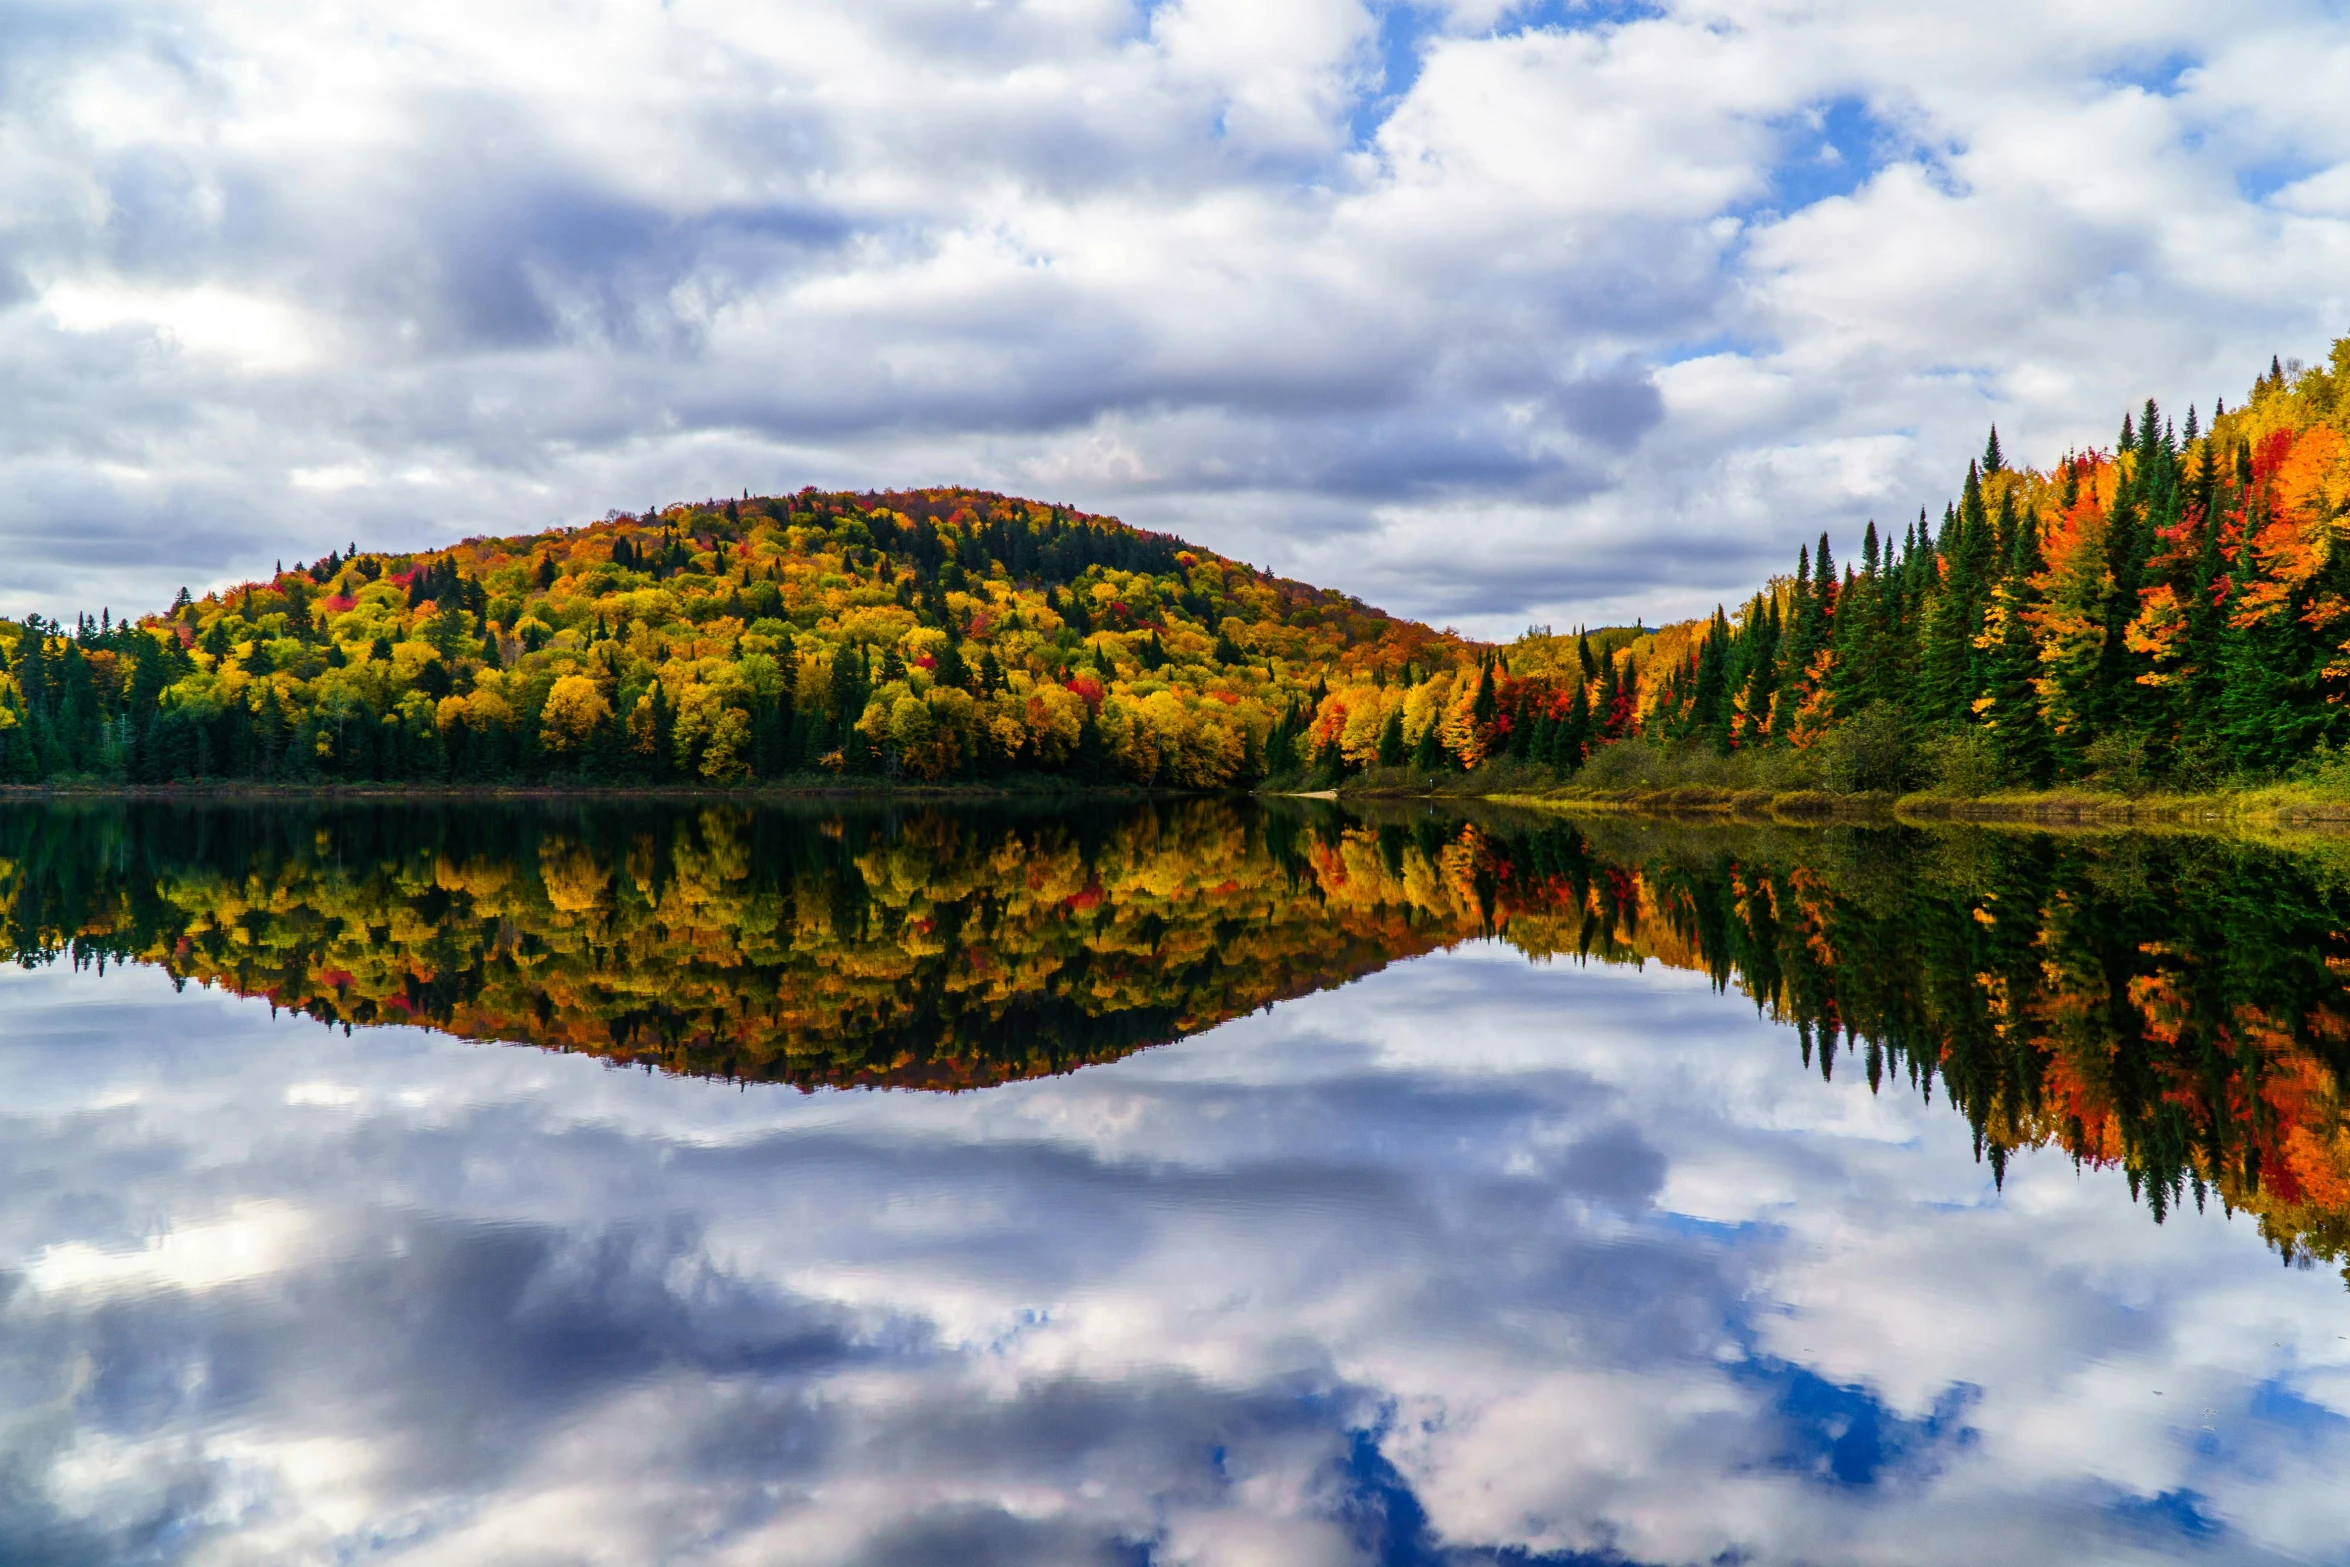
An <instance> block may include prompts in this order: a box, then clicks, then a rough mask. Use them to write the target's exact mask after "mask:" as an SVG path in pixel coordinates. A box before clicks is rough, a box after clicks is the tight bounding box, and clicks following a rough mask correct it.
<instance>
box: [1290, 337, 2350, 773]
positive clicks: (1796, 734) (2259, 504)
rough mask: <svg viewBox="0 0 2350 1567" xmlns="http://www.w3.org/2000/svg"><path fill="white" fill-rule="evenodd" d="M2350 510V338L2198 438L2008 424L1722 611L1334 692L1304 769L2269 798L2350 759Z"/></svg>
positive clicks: (2196, 423)
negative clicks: (2243, 792)
mask: <svg viewBox="0 0 2350 1567" xmlns="http://www.w3.org/2000/svg"><path fill="white" fill-rule="evenodd" d="M2346 506H2350V339H2345V340H2343V341H2342V342H2340V343H2337V344H2336V345H2335V346H2334V349H2333V354H2332V358H2331V361H2330V363H2329V364H2328V365H2326V366H2323V367H2313V368H2301V367H2299V366H2295V367H2291V368H2288V367H2286V366H2284V365H2281V364H2274V363H2272V365H2271V368H2270V370H2269V373H2268V374H2266V375H2264V376H2262V377H2261V378H2260V379H2259V381H2258V382H2257V383H2256V384H2255V385H2254V387H2253V390H2252V394H2251V396H2250V397H2249V398H2248V399H2247V400H2246V401H2245V402H2244V403H2243V404H2242V405H2241V406H2239V407H2236V408H2232V409H2231V408H2228V407H2226V406H2225V405H2224V403H2222V404H2215V405H2214V408H2213V411H2212V417H2211V418H2210V420H2209V422H2208V423H2206V422H2204V421H2203V420H2202V418H2201V417H2200V416H2199V415H2198V413H2197V411H2196V410H2195V409H2193V408H2189V409H2188V411H2187V414H2186V417H2185V419H2184V421H2183V422H2180V423H2174V422H2173V421H2172V420H2171V419H2170V418H2168V417H2166V416H2165V415H2164V414H2163V413H2162V411H2161V410H2160V409H2159V408H2158V407H2157V406H2156V405H2155V404H2154V403H2153V402H2152V401H2148V402H2147V403H2146V404H2145V405H2144V407H2143V408H2142V409H2140V410H2139V411H2137V412H2136V413H2135V414H2133V415H2130V416H2127V417H2125V418H2124V419H2123V420H2122V424H2121V431H2120V435H2119V437H2118V439H2117V441H2116V443H2115V445H2114V447H2113V449H2112V450H2110V451H2090V452H2076V453H2072V454H2069V455H2067V456H2066V457H2064V458H2063V459H2061V460H2060V461H2058V462H2057V463H2056V464H2055V465H2054V466H2053V467H2052V468H2051V469H2050V470H2049V471H2047V472H2039V471H2035V470H2032V469H2029V468H2020V467H2016V466H2013V465H2011V464H2010V463H2009V462H2008V460H2007V459H2006V456H2005V454H2004V453H2003V452H2002V451H2001V449H2000V445H1999V437H1998V432H1997V431H1996V430H1994V431H1993V432H1992V434H1991V437H1990V440H1989V441H1988V443H1987V445H1986V448H1985V450H1984V452H1983V455H1982V456H1981V458H1980V459H1978V460H1977V461H1975V462H1973V463H1970V464H1969V465H1968V469H1967V473H1966V476H1965V480H1964V482H1963V484H1962V486H1961V488H1960V493H1959V495H1958V497H1957V498H1956V499H1955V500H1953V501H1952V502H1950V503H1949V504H1948V505H1946V506H1945V507H1944V509H1943V512H1942V515H1941V517H1940V519H1939V520H1938V521H1937V520H1936V519H1934V518H1933V517H1931V516H1929V515H1927V514H1926V513H1924V512H1921V513H1920V514H1919V515H1918V518H1917V520H1916V521H1915V522H1914V523H1909V524H1905V525H1904V526H1903V527H1902V528H1901V529H1900V531H1899V533H1898V534H1891V533H1880V532H1879V530H1878V528H1877V526H1876V524H1874V523H1873V522H1872V523H1871V524H1869V526H1868V528H1867V530H1866V531H1865V532H1864V533H1863V535H1862V537H1861V539H1860V540H1859V543H1858V548H1857V550H1856V551H1855V552H1854V555H1853V557H1851V558H1847V559H1845V560H1843V561H1842V562H1841V563H1839V561H1838V558H1837V556H1836V553H1835V551H1834V549H1833V547H1832V545H1831V541H1830V540H1829V538H1828V536H1827V535H1826V534H1822V535H1821V536H1820V537H1819V539H1818V541H1817V542H1816V544H1811V545H1806V546H1804V547H1802V548H1801V549H1800V550H1799V551H1798V554H1797V557H1796V561H1795V570H1794V572H1793V574H1792V575H1791V576H1787V577H1780V578H1775V579H1774V580H1772V581H1771V582H1770V583H1768V584H1766V585H1765V586H1764V587H1763V588H1761V589H1760V590H1758V591H1757V592H1756V593H1755V594H1754V595H1753V596H1752V597H1751V598H1749V599H1748V600H1747V602H1746V603H1745V604H1743V605H1742V606H1740V607H1739V608H1738V610H1737V611H1736V613H1734V614H1731V613H1725V612H1724V611H1723V610H1720V609H1717V610H1716V611H1715V612H1714V614H1713V616H1712V617H1711V618H1710V619H1709V620H1705V621H1698V622H1693V623H1688V624H1683V625H1678V626H1671V627H1666V628H1663V629H1661V630H1658V631H1656V632H1653V633H1647V634H1640V635H1627V634H1625V633H1622V632H1615V633H1610V634H1608V635H1607V636H1605V637H1599V636H1580V637H1565V638H1562V637H1554V636H1549V635H1530V636H1528V637H1526V638H1523V639H1521V640H1520V641H1519V642H1517V643H1515V644H1513V645H1512V646H1510V647H1508V648H1506V649H1499V650H1495V651H1492V652H1490V653H1487V654H1485V655H1484V656H1483V657H1482V658H1481V659H1480V661H1479V663H1478V666H1477V667H1476V668H1475V669H1473V670H1471V671H1466V672H1462V673H1459V674H1453V673H1449V672H1448V673H1444V674H1440V675H1438V676H1437V677H1436V679H1434V680H1433V681H1431V682H1429V683H1428V684H1427V685H1426V686H1424V687H1416V688H1412V689H1402V690H1394V689H1382V688H1380V686H1379V685H1378V683H1377V682H1372V683H1370V684H1369V685H1366V684H1365V683H1363V682H1353V683H1350V684H1348V685H1346V686H1345V687H1344V688H1341V689H1333V690H1332V691H1330V692H1329V693H1327V694H1326V695H1325V696H1324V697H1323V698H1322V699H1321V700H1320V701H1319V702H1318V703H1317V705H1316V710H1315V712H1314V714H1313V715H1312V718H1311V720H1310V723H1309V725H1308V727H1307V728H1306V730H1305V732H1304V734H1303V737H1302V739H1301V740H1300V741H1299V742H1298V743H1297V745H1296V746H1295V755H1294V757H1293V758H1292V760H1294V761H1295V762H1296V763H1297V764H1298V765H1301V766H1305V767H1310V768H1311V769H1313V770H1314V771H1315V772H1316V773H1317V774H1318V775H1319V776H1321V777H1322V778H1324V779H1328V780H1335V779H1338V778H1341V777H1344V776H1346V775H1347V774H1350V773H1359V772H1363V771H1366V770H1369V769H1375V768H1385V769H1394V768H1409V769H1411V770H1412V771H1414V772H1422V773H1424V772H1428V771H1432V770H1438V769H1443V768H1447V767H1452V768H1460V767H1469V768H1477V767H1484V766H1488V765H1490V764H1491V763H1493V762H1495V761H1497V760H1507V761H1513V762H1517V763H1520V764H1525V765H1527V766H1530V767H1532V768H1534V769H1536V770H1537V771H1538V773H1539V771H1540V770H1547V771H1548V772H1549V773H1550V774H1551V775H1552V776H1554V777H1559V778H1563V777H1568V776H1571V775H1575V774H1578V773H1580V772H1582V771H1583V770H1584V769H1586V768H1587V767H1588V768H1590V769H1591V774H1590V776H1591V777H1592V778H1593V779H1594V781H1598V782H1604V783H1633V782H1640V781H1652V782H1653V781H1657V779H1656V777H1655V776H1654V775H1657V774H1663V775H1666V778H1667V781H1705V780H1707V779H1711V780H1713V781H1720V782H1726V783H1732V784H1736V783H1740V782H1745V781H1753V782H1773V781H1776V782H1778V783H1780V784H1781V785H1783V786H1795V787H1826V788H1834V789H1845V790H1869V789H1883V790H1902V789H1908V788H1914V787H1918V786H1921V785H1936V784H1938V785H1941V786H1944V787H1947V788H1949V789H1952V790H1953V791H1955V792H1961V793H1978V792H1982V791H1984V790H1988V789H1992V788H1996V787H2001V786H2025V787H2046V786H2048V785H2051V784H2055V783H2060V782H2067V781H2074V780H2092V781H2098V782H2102V783H2107V784H2112V785H2117V786H2120V787H2125V788H2132V789H2135V788H2141V787H2145V786H2148V785H2154V784H2165V783H2168V784H2175V785H2183V786H2188V787H2211V786H2216V785H2220V784H2224V783H2226V782H2229V781H2233V780H2260V779H2268V778H2274V777H2276V776H2278V775H2280V774H2284V773H2287V772H2289V771H2291V770H2293V769H2294V768H2296V767H2297V766H2303V765H2308V764H2310V763H2312V761H2313V760H2315V759H2321V758H2328V757H2330V755H2331V753H2332V752H2333V751H2334V750H2335V749H2336V748H2339V747H2340V746H2342V745H2343V744H2344V743H2345V741H2350V708H2346V707H2345V702H2346V699H2350V559H2345V557H2344V552H2343V550H2342V547H2341V546H2342V542H2343V539H2344V537H2345V532H2346V525H2345V522H2344V512H2345V508H2346ZM1464 692H1465V693H1466V695H1465V699H1464ZM1627 742H1631V743H1630V744H1627ZM1707 756H1711V757H1716V758H1722V759H1725V760H1731V759H1734V760H1735V763H1736V764H1737V765H1735V766H1728V765H1725V766H1717V767H1714V768H1711V769H1707V768H1705V767H1703V766H1702V765H1699V762H1700V760H1701V759H1702V758H1704V757H1707Z"/></svg>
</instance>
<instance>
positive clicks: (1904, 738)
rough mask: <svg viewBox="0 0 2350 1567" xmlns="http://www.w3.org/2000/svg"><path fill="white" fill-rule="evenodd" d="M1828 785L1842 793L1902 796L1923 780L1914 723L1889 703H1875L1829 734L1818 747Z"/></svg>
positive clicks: (1824, 779) (1823, 773)
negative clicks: (1912, 733)
mask: <svg viewBox="0 0 2350 1567" xmlns="http://www.w3.org/2000/svg"><path fill="white" fill-rule="evenodd" d="M1814 749H1815V750H1817V751H1818V752H1819V753H1820V770H1821V773H1822V775H1823V777H1822V782H1824V783H1825V784H1826V785H1827V786H1828V787H1829V788H1830V789H1832V790H1834V791H1836V792H1837V793H1839V794H1870V793H1878V792H1884V793H1894V794H1898V793H1900V792H1901V791H1902V790H1904V789H1907V788H1909V787H1911V786H1912V785H1914V784H1915V783H1916V782H1917V781H1918V776H1919V772H1920V768H1919V765H1918V761H1919V758H1918V750H1917V747H1916V746H1915V745H1914V744H1912V743H1911V741H1910V734H1909V722H1908V720H1906V719H1904V718H1903V717H1902V716H1901V714H1900V712H1899V711H1898V710H1897V709H1896V708H1894V707H1893V706H1892V704H1890V703H1887V702H1871V703H1870V704H1869V705H1868V706H1866V707H1864V708H1862V709H1861V710H1860V711H1859V712H1857V713H1855V714H1853V715H1852V716H1851V717H1850V718H1848V719H1846V720H1845V721H1844V722H1842V723H1840V724H1838V725H1837V726H1836V727H1835V728H1833V729H1831V730H1829V731H1828V734H1827V737H1826V738H1825V739H1823V740H1821V741H1820V743H1819V744H1818V745H1817V746H1816V747H1814Z"/></svg>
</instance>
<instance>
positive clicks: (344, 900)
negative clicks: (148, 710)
mask: <svg viewBox="0 0 2350 1567" xmlns="http://www.w3.org/2000/svg"><path fill="white" fill-rule="evenodd" d="M2341 866H2342V858H2341V856H2340V855H2339V854H2338V853H2337V851H2334V850H2332V849H2328V848H2326V847H2324V846H2319V847H2316V848H2309V849H2280V848H2267V847H2260V846H2253V845H2231V844H2224V843H2217V842H2212V841H2207V840H2193V839H2167V840H2155V839H2145V838H2118V839H2107V840H2095V841H2089V840H2069V841H2067V840H2055V839H2049V838H2044V837H2035V836H2022V835H1993V834H1986V833H1963V834H1948V835H1927V834H1919V833H1911V832H1878V833H1864V832H1852V831H1796V830H1774V829H1763V828H1726V827H1725V828H1694V827H1693V828H1675V827H1662V826H1645V827H1644V826H1638V825H1632V824H1614V823H1598V824H1583V825H1580V826H1578V825H1571V824H1566V823H1561V822H1556V821H1547V820H1545V821H1527V820H1521V819H1514V818H1509V817H1490V818H1485V819H1481V820H1479V821H1476V822H1463V821H1459V820H1446V819H1440V818H1437V817H1434V816H1431V815H1428V814H1425V813H1422V814H1418V815H1413V814H1408V813H1404V814H1398V815H1395V816H1393V817H1390V818H1386V819H1362V818H1355V817H1345V816H1340V815H1337V814H1336V813H1329V814H1324V815H1318V816H1315V815H1300V814H1295V813H1287V812H1279V811H1275V812H1262V811H1258V810H1256V809H1253V808H1247V807H1239V806H1227V805H1222V804H1195V805H1185V806H1181V807H1173V808H1168V807H1145V808H1138V809H1135V810H1130V811H1091V812H1080V813H1071V814H1059V815H1055V814H1030V815H1014V814H1003V813H994V814H989V813H973V812H964V813H942V812H921V813H913V814H904V815H898V816H884V815H875V814H863V813H858V812H838V811H834V812H813V813H791V812H775V811H766V812H753V811H745V810H731V809H728V810H655V809H618V808H614V809H597V810H592V811H581V810H577V809H563V810H552V809H549V810H539V809H529V808H514V809H510V810H490V809H481V808H473V809H467V810H462V811H439V812H436V811H420V810H388V809H386V810H377V809H346V810H338V811H320V812H316V813H307V812H283V811H280V812H274V813H268V814H255V813H251V812H239V811H233V810H208V811H197V810H167V809H162V808H151V809H135V810H133V809H111V810H104V809H91V810H81V811H68V810H54V809H49V810H28V809H22V808H8V809H4V810H0V941H4V942H5V943H6V945H7V947H8V948H9V949H11V950H12V951H13V952H14V953H15V954H16V956H17V957H18V958H19V960H20V963H21V964H22V965H23V966H19V967H10V968H6V969H0V1033H4V1041H5V1042H4V1045H0V1270H4V1271H0V1560H5V1561H8V1562H42V1561H55V1562H75V1563H81V1562H107V1561H126V1562H128V1561H151V1562H175V1563H176V1562H190V1563H212V1562H220V1563H243V1562H256V1563H259V1562H272V1563H275V1562H312V1561H315V1562H330V1561H331V1562H350V1561H366V1560H399V1561H402V1562H414V1563H492V1562H494V1563H506V1562H530V1563H538V1562H547V1563H555V1562H616V1563H636V1562H655V1561H679V1562H729V1563H731V1562H791V1563H797V1562H808V1563H836V1562H860V1563H862V1562H871V1563H991V1562H1005V1563H1031V1562H1035V1563H1154V1564H1175V1563H1216V1564H1222V1563H1268V1564H1274V1563H1279V1564H1289V1563H1300V1564H1319V1563H1333V1564H1335V1563H1440V1562H1441V1563H1491V1564H1502V1563H1509V1564H1529V1563H1536V1562H1577V1563H1582V1562H1591V1563H1602V1562H1604V1563H1618V1562H1660V1563H1662V1562H1671V1563H1682V1562H1715V1561H1725V1560H1727V1561H1743V1562H1790V1563H1792V1562H1810V1563H1862V1562H1867V1563H1879V1562H1887V1563H1890V1562H1918V1563H1938V1562H1953V1563H1957V1562H1985V1561H2011V1562H2039V1561H2049V1562H2056V1561H2066V1562H2108V1561H2110V1562H2128V1561H2162V1560H2196V1561H2205V1562H2231V1563H2232V1562H2265V1561H2337V1560H2346V1559H2350V1487H2346V1486H2344V1485H2343V1484H2342V1483H2341V1477H2342V1476H2343V1474H2344V1473H2345V1472H2346V1468H2350V1464H2346V1461H2350V1291H2346V1290H2345V1286H2344V1282H2343V1279H2342V1277H2341V1273H2340V1268H2341V1257H2340V1255H2339V1254H2340V1251H2341V1246H2342V1242H2343V1240H2344V1238H2345V1236H2346V1235H2350V1138H2346V1137H2345V1136H2344V1133H2343V1122H2342V1113H2341V1105H2340V1102H2339V1093H2338V1077H2337V1074H2338V1072H2340V1071H2341V1070H2343V1068H2344V1065H2345V1063H2344V1059H2343V1058H2344V1054H2345V1051H2344V1041H2345V1038H2346V1037H2350V996H2346V995H2345V993H2344V973H2345V971H2346V970H2350V945H2346V943H2345V939H2344V936H2343V932H2344V931H2346V930H2350V882H2346V880H2345V877H2344V875H2343V873H2342V868H2341ZM322 1021H324V1022H325V1023H326V1024H327V1025H328V1026H326V1027H322V1026H321V1022H322ZM501 1041H503V1042H505V1043H499V1042H501ZM533 1046H535V1047H538V1048H532V1047H533ZM2158 1215H2159V1216H2160V1222H2157V1216H2158Z"/></svg>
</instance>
